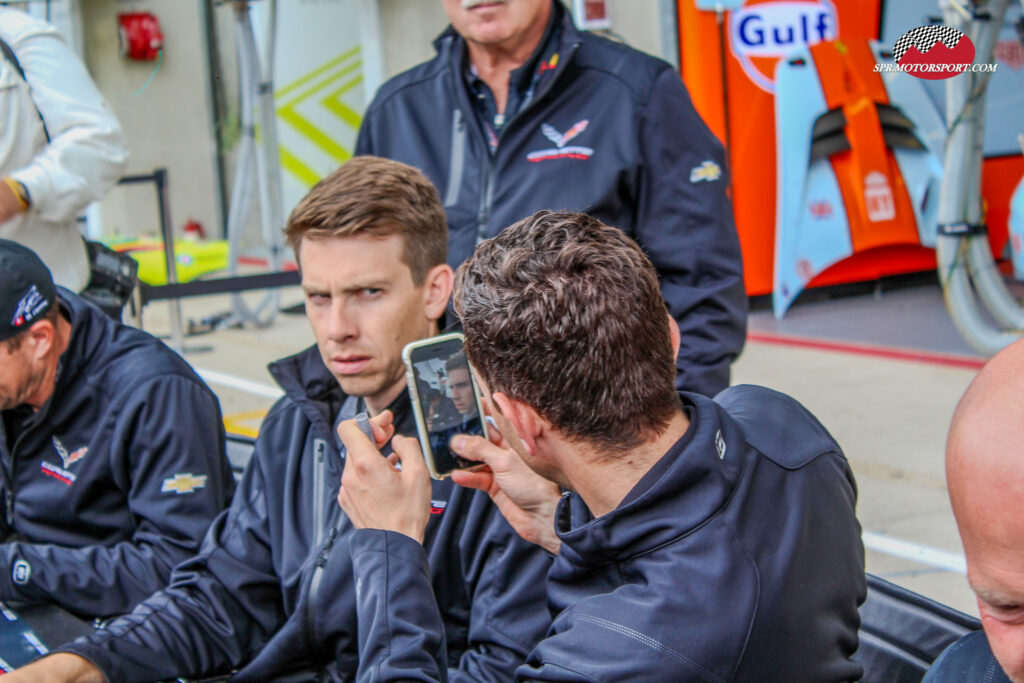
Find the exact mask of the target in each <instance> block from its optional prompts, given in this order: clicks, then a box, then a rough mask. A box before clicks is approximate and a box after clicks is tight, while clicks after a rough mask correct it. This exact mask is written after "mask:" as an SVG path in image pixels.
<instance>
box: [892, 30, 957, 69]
mask: <svg viewBox="0 0 1024 683" xmlns="http://www.w3.org/2000/svg"><path fill="white" fill-rule="evenodd" d="M963 37H964V34H963V33H961V32H960V31H958V30H957V29H955V28H950V27H949V26H918V27H917V28H912V29H910V30H909V31H907V32H906V33H904V34H903V35H902V36H900V39H899V40H897V41H896V46H895V47H894V48H893V51H892V53H893V58H894V59H895V60H896V63H897V64H898V63H899V61H900V60H901V59H902V58H903V55H905V54H906V53H907V50H909V49H910V47H911V46H913V47H916V48H917V50H918V52H920V53H921V54H923V55H925V54H928V52H929V51H930V50H931V49H932V48H933V47H935V43H942V44H943V45H945V46H946V47H947V48H949V49H950V50H952V49H953V48H955V47H956V45H957V43H959V42H960V39H961V38H963Z"/></svg>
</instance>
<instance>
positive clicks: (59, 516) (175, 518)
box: [0, 288, 235, 617]
mask: <svg viewBox="0 0 1024 683" xmlns="http://www.w3.org/2000/svg"><path fill="white" fill-rule="evenodd" d="M58 293H59V296H60V298H61V309H62V312H63V313H64V314H66V315H67V317H68V319H69V320H70V321H71V338H70V341H69V344H68V348H67V350H66V351H65V352H64V353H63V354H62V356H61V358H60V361H59V363H60V365H59V369H58V373H57V379H56V384H55V387H54V392H53V395H52V397H51V398H50V400H49V401H47V402H46V403H45V404H44V405H43V407H42V408H41V409H40V410H39V411H38V412H37V413H35V414H34V415H33V416H32V417H31V418H29V421H28V422H27V423H25V426H24V429H22V430H20V433H18V431H12V433H11V434H10V436H11V437H13V438H12V439H9V438H8V436H9V435H8V433H7V429H6V426H5V425H7V424H8V422H9V421H11V422H10V424H14V421H20V420H21V419H22V418H21V416H19V415H17V414H16V410H17V409H15V411H5V413H4V415H3V419H2V420H0V462H2V465H3V466H2V468H0V470H2V477H3V479H2V489H0V493H2V496H3V500H4V512H5V518H4V520H3V521H4V533H3V537H4V543H3V545H2V546H0V564H2V566H0V573H2V575H3V577H4V578H3V579H2V580H0V600H3V601H4V602H8V603H21V604H41V603H55V604H57V605H60V606H61V607H63V608H65V609H67V610H69V611H71V612H74V613H75V614H78V615H80V616H83V617H97V616H100V617H106V616H111V615H116V614H121V613H123V612H127V611H129V610H131V609H132V607H134V606H135V605H136V604H137V603H138V602H140V601H142V600H143V599H145V598H147V597H148V596H149V595H151V594H152V593H153V592H155V591H157V590H159V589H161V588H163V587H164V586H165V585H166V584H167V580H168V578H169V577H170V575H171V570H172V569H173V568H174V566H175V565H177V564H178V563H179V562H181V561H182V560H184V559H186V558H189V557H191V556H192V555H194V554H195V552H196V551H197V550H198V549H199V545H200V542H201V541H202V539H203V536H204V535H205V534H206V530H207V528H208V527H209V526H210V523H211V522H212V521H213V520H214V518H215V517H216V516H217V515H218V514H219V513H220V512H221V511H222V510H223V509H224V508H225V506H227V504H228V501H229V500H230V499H231V492H232V491H233V490H234V485H235V480H234V478H233V477H232V475H231V465H230V463H229V462H228V459H227V457H226V456H225V454H224V426H223V423H222V422H221V413H220V406H219V404H218V403H217V398H216V396H214V395H213V392H211V391H210V389H209V388H208V387H207V386H206V385H205V384H204V383H203V381H202V380H201V379H200V378H199V377H198V376H196V374H195V373H194V372H193V371H192V369H191V368H190V367H189V365H188V363H186V362H185V361H184V360H183V359H182V358H181V357H180V356H179V355H178V354H176V353H174V352H173V351H171V350H170V349H168V348H167V347H166V346H165V345H164V344H163V343H162V342H161V341H159V340H158V339H156V338H154V337H153V336H151V335H149V334H146V333H145V332H141V331H139V330H136V329H133V328H131V327H127V326H124V325H120V324H118V323H115V322H113V321H112V320H110V319H109V318H108V317H107V316H106V314H104V313H103V312H102V311H100V310H99V309H98V308H96V307H95V306H93V305H92V304H89V303H87V302H85V301H83V300H82V299H80V298H79V297H78V296H76V295H75V294H72V293H71V292H70V291H68V290H66V289H63V288H58ZM10 441H13V444H10V443H9V442H10Z"/></svg>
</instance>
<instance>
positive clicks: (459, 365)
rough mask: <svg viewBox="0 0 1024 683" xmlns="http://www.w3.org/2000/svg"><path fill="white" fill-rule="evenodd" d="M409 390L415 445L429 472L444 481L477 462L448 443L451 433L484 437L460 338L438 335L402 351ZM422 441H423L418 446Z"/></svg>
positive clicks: (477, 397)
mask: <svg viewBox="0 0 1024 683" xmlns="http://www.w3.org/2000/svg"><path fill="white" fill-rule="evenodd" d="M403 355H405V357H406V363H407V365H408V366H409V369H410V373H409V374H410V376H409V392H410V395H411V397H412V398H413V402H412V403H413V406H414V409H415V408H416V407H418V409H419V415H417V421H418V425H419V427H420V445H421V447H422V450H423V454H424V456H425V457H426V458H427V460H428V462H431V461H432V468H431V469H432V470H433V472H432V474H433V475H434V476H435V477H438V478H440V477H445V476H447V475H448V474H450V473H451V472H452V470H456V469H464V468H467V467H475V466H477V465H479V464H480V463H478V462H475V461H472V460H466V459H465V458H461V457H459V456H458V455H456V454H455V453H454V452H453V451H452V450H451V448H449V445H448V444H449V442H450V441H451V440H452V438H453V437H454V436H455V435H456V434H479V435H484V436H486V432H485V427H484V423H483V416H482V415H481V413H480V408H481V406H480V397H479V392H478V391H477V387H476V382H475V381H474V380H473V373H472V372H470V368H469V363H468V361H467V360H466V355H465V352H464V351H463V349H462V335H457V334H455V335H444V336H442V337H437V338H435V339H433V340H427V341H422V342H414V343H413V344H411V345H410V346H409V347H406V352H405V354H403ZM424 440H425V441H426V443H424Z"/></svg>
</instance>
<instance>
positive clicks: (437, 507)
mask: <svg viewBox="0 0 1024 683" xmlns="http://www.w3.org/2000/svg"><path fill="white" fill-rule="evenodd" d="M446 507H448V501H447V500H432V501H430V514H432V515H439V514H441V513H442V512H444V510H445V508H446Z"/></svg>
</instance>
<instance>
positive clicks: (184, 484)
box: [160, 472, 206, 495]
mask: <svg viewBox="0 0 1024 683" xmlns="http://www.w3.org/2000/svg"><path fill="white" fill-rule="evenodd" d="M204 486H206V475H205V474H203V475H200V476H196V475H194V474H192V473H191V472H189V473H187V474H176V475H174V476H173V477H170V478H169V479H164V484H163V486H161V487H160V492H161V493H168V492H170V491H174V492H175V493H177V494H178V495H181V494H182V493H192V492H193V491H195V490H196V489H201V488H203V487H204Z"/></svg>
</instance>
